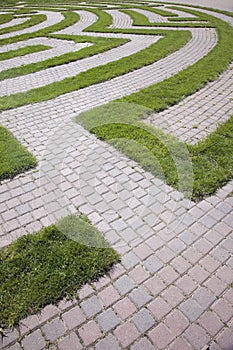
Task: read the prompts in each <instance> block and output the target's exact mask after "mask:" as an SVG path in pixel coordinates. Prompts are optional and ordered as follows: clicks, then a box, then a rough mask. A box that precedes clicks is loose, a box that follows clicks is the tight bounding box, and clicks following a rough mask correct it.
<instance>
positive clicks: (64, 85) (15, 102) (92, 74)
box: [0, 31, 191, 110]
mask: <svg viewBox="0 0 233 350" xmlns="http://www.w3.org/2000/svg"><path fill="white" fill-rule="evenodd" d="M156 33H157V34H162V35H165V37H164V38H162V39H160V40H159V41H158V42H157V43H155V44H153V45H151V46H150V47H148V48H146V49H144V50H142V51H140V52H138V53H136V54H133V55H131V56H128V57H124V58H122V59H120V60H118V61H114V62H110V63H108V64H106V65H104V66H99V67H95V68H92V69H89V70H88V71H86V72H82V73H80V74H78V75H77V76H75V77H72V78H66V79H64V80H62V81H60V82H55V83H52V84H50V85H46V86H43V87H41V88H37V89H33V90H29V91H27V92H25V93H19V94H14V95H10V96H4V97H1V98H0V110H6V109H9V108H15V107H19V106H22V105H25V104H29V103H35V102H41V101H46V100H50V99H52V98H55V97H57V96H59V95H61V94H64V93H67V92H71V91H74V90H78V89H82V88H85V87H87V86H90V85H93V84H97V83H100V82H103V81H106V80H109V79H112V78H114V77H117V76H120V75H122V74H126V73H128V72H131V71H133V70H135V69H138V68H141V67H143V66H145V65H149V64H151V63H153V62H155V61H158V60H160V59H161V58H163V57H166V56H167V55H169V54H171V53H172V52H175V51H176V50H178V49H179V48H181V47H182V46H184V45H185V44H186V43H187V42H188V40H190V37H191V34H190V32H186V31H182V32H179V33H178V32H177V31H166V32H164V31H157V32H156Z"/></svg>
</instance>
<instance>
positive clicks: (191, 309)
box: [179, 299, 203, 322]
mask: <svg viewBox="0 0 233 350" xmlns="http://www.w3.org/2000/svg"><path fill="white" fill-rule="evenodd" d="M179 309H180V310H181V311H182V312H183V313H184V314H185V316H186V317H187V318H188V319H189V320H190V321H191V322H193V321H195V320H196V319H197V318H198V317H199V316H200V315H201V314H202V312H203V308H202V307H201V306H200V305H199V304H198V303H197V302H196V301H195V300H193V299H188V300H187V301H184V302H183V303H182V304H181V305H180V306H179Z"/></svg>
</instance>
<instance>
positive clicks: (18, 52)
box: [0, 45, 51, 75]
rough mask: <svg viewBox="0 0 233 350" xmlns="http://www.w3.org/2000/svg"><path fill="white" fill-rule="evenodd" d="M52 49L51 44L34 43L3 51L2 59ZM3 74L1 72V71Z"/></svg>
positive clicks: (0, 57)
mask: <svg viewBox="0 0 233 350" xmlns="http://www.w3.org/2000/svg"><path fill="white" fill-rule="evenodd" d="M49 49H51V46H46V45H32V46H27V47H22V48H20V49H17V50H10V51H7V52H1V53H0V61H3V60H9V59H11V58H14V57H19V56H25V55H28V54H29V53H35V52H40V51H45V50H49ZM0 75H1V73H0Z"/></svg>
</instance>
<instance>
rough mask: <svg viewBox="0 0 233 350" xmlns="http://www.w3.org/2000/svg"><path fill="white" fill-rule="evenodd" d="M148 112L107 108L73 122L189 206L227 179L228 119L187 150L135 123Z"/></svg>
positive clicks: (230, 172)
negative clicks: (185, 199) (182, 197)
mask: <svg viewBox="0 0 233 350" xmlns="http://www.w3.org/2000/svg"><path fill="white" fill-rule="evenodd" d="M149 113H151V110H149V109H146V108H145V107H142V106H139V105H134V104H125V103H119V104H118V103H109V104H106V105H103V106H101V107H97V108H94V109H92V110H90V111H87V112H83V113H81V114H79V115H78V117H77V122H78V123H80V124H81V125H83V126H84V127H85V128H86V129H88V130H89V131H90V132H92V133H95V134H96V136H97V137H98V138H99V139H101V140H104V141H106V142H108V143H110V144H111V145H113V146H114V147H116V148H117V149H119V150H120V151H121V152H122V153H124V154H126V155H127V156H128V157H129V158H131V159H133V160H135V161H136V162H137V163H138V164H139V165H140V166H141V167H142V168H144V169H145V170H146V171H149V172H151V173H152V174H153V175H154V176H156V177H159V178H160V179H162V180H164V181H165V182H166V183H167V184H169V185H171V186H173V187H174V188H176V189H177V190H179V191H180V192H182V193H183V194H184V195H185V196H186V197H188V198H192V199H193V200H195V201H199V200H201V199H202V198H203V197H205V196H208V195H211V194H213V193H214V192H215V191H216V190H217V189H218V188H219V187H221V186H223V185H224V184H226V183H227V182H228V181H229V180H230V179H232V177H233V159H232V154H233V117H232V118H231V119H229V120H228V121H227V122H226V123H225V124H223V125H221V126H219V128H218V129H217V130H216V131H214V132H213V133H212V134H210V135H209V136H208V137H207V138H206V139H204V140H203V141H201V142H199V143H198V144H197V145H194V146H191V145H186V144H185V143H183V142H180V141H179V140H177V139H176V138H175V137H173V136H170V135H166V134H164V133H163V132H162V131H160V130H157V129H155V128H153V127H150V126H148V125H146V124H145V123H143V122H140V120H142V119H144V118H146V117H147V116H148V114H149Z"/></svg>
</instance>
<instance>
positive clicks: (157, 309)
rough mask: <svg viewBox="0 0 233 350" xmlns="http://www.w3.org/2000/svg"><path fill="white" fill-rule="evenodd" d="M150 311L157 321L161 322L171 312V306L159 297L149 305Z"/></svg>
mask: <svg viewBox="0 0 233 350" xmlns="http://www.w3.org/2000/svg"><path fill="white" fill-rule="evenodd" d="M148 309H149V310H150V311H151V312H152V314H153V315H154V316H155V318H156V319H157V320H161V319H162V318H163V317H164V316H165V315H167V314H168V313H169V312H170V311H171V306H170V305H169V304H168V303H167V302H166V301H165V300H164V299H163V298H161V297H157V298H156V299H154V300H153V301H152V302H151V303H150V304H149V305H148Z"/></svg>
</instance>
